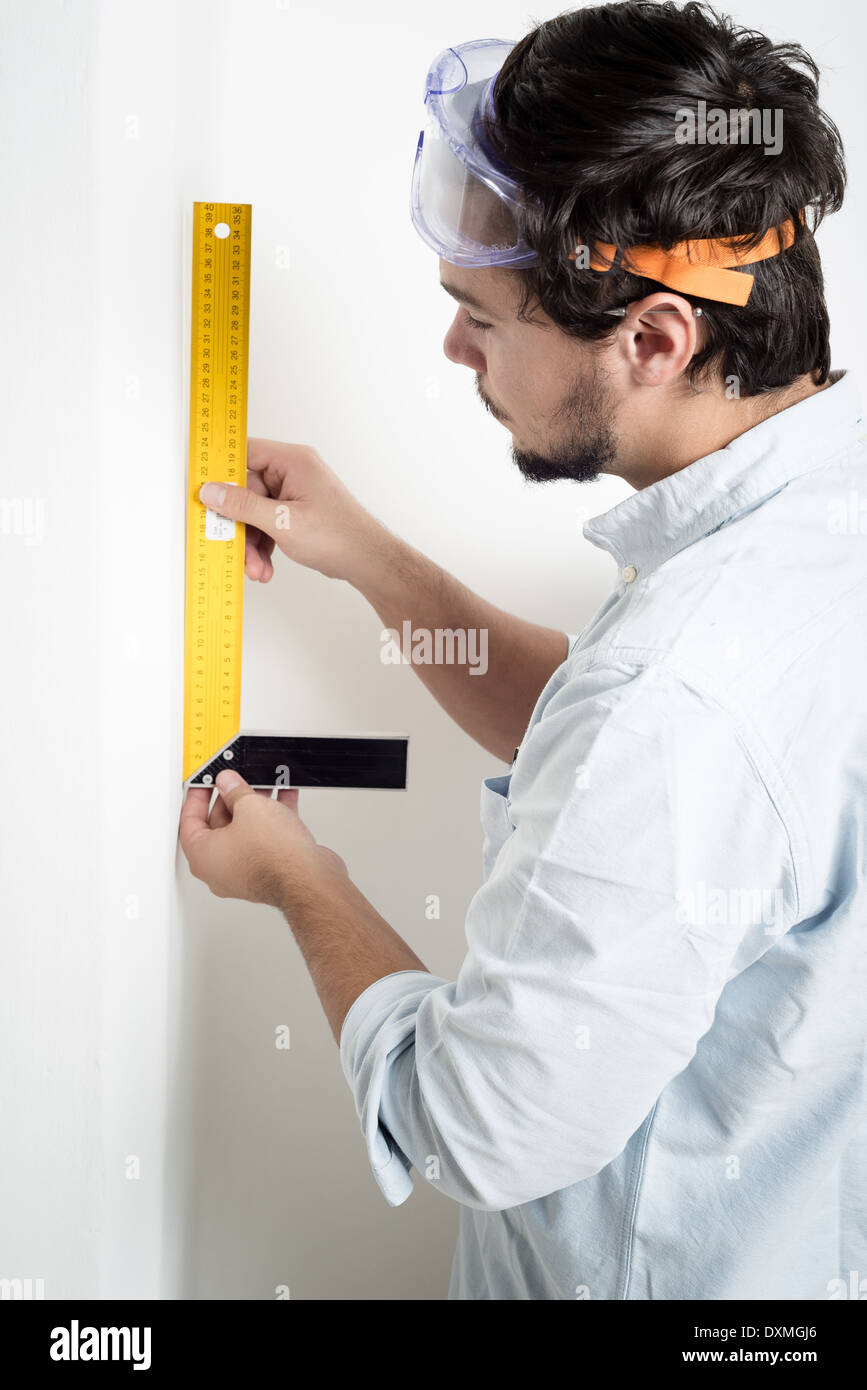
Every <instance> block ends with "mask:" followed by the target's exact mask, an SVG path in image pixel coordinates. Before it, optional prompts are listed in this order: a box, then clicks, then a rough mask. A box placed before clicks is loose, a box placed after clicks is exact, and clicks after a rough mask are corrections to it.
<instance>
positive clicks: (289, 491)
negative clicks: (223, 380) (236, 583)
mask: <svg viewBox="0 0 867 1390" xmlns="http://www.w3.org/2000/svg"><path fill="white" fill-rule="evenodd" d="M210 487H221V488H222V491H223V493H224V494H225V495H224V496H223V497H222V498H214V500H212V497H211V495H208V496H206V495H204V488H210ZM199 498H200V500H201V501H202V502H203V503H205V505H207V506H208V507H210V508H211V509H212V510H213V511H216V512H219V514H220V515H221V516H226V517H231V518H232V520H233V521H242V522H243V523H244V525H245V527H246V556H245V572H246V574H247V576H248V578H250V579H258V580H260V581H261V582H262V583H267V581H268V580H269V579H270V578H271V576H272V574H273V573H274V566H273V564H272V562H271V557H272V555H273V552H274V547H275V545H276V546H277V548H278V550H282V551H283V554H284V555H288V556H289V558H290V559H291V560H296V561H297V562H298V564H300V565H306V566H307V567H308V568H309V569H315V570H319V572H320V573H321V574H324V575H327V576H328V578H329V579H346V580H349V582H350V583H352V582H353V581H354V579H355V577H356V574H357V572H358V571H359V569H360V568H361V567H362V565H363V561H364V559H365V557H366V556H368V555H369V551H370V547H371V545H372V541H373V535H374V533H375V531H376V529H377V527H379V523H378V522H377V521H376V520H375V518H374V517H372V516H371V515H370V513H369V512H367V511H365V509H364V507H362V505H361V503H360V502H358V501H357V500H356V499H355V498H354V497H353V495H352V493H351V492H350V491H349V489H348V488H347V487H345V486H344V484H343V483H342V482H341V481H340V479H339V478H338V477H337V474H336V473H334V472H333V470H332V469H330V468H329V467H328V464H327V463H326V462H325V461H324V459H321V458H320V457H319V455H318V454H317V452H316V450H315V449H312V448H310V446H309V445H307V444H281V443H279V442H278V441H277V440H274V439H248V440H247V486H246V487H232V486H231V485H228V486H227V485H225V484H220V483H219V482H215V483H206V484H204V485H203V489H200V490H199Z"/></svg>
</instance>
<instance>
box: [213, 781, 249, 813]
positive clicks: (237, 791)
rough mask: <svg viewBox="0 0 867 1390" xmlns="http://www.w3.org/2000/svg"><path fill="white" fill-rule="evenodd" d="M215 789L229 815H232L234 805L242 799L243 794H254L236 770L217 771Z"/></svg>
mask: <svg viewBox="0 0 867 1390" xmlns="http://www.w3.org/2000/svg"><path fill="white" fill-rule="evenodd" d="M217 791H218V792H219V793H220V796H221V797H222V798H223V801H224V802H225V803H226V806H227V807H228V810H229V813H230V814H231V815H234V812H235V808H236V806H237V805H238V803H239V802H240V801H243V800H244V797H245V796H255V795H256V793H255V791H254V789H253V788H252V787H251V786H250V784H249V782H245V781H244V779H243V777H242V776H241V775H240V773H238V772H228V771H223V772H218V773H217Z"/></svg>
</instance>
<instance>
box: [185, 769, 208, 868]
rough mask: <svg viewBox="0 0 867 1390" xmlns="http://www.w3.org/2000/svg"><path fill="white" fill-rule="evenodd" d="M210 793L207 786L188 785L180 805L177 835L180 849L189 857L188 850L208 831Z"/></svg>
mask: <svg viewBox="0 0 867 1390" xmlns="http://www.w3.org/2000/svg"><path fill="white" fill-rule="evenodd" d="M210 799H211V793H210V791H209V790H208V788H207V787H188V788H187V796H186V800H185V801H184V804H183V806H182V807H181V819H180V823H179V826H178V837H179V839H180V842H181V849H182V850H183V851H184V854H185V855H186V856H187V858H188V859H189V857H190V851H191V850H192V848H193V845H194V844H195V843H196V841H197V840H199V839H200V838H201V836H202V835H207V833H208V802H209V801H210Z"/></svg>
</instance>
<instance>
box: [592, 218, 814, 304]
mask: <svg viewBox="0 0 867 1390" xmlns="http://www.w3.org/2000/svg"><path fill="white" fill-rule="evenodd" d="M799 216H800V220H801V221H802V222H803V221H804V214H803V212H801V213H800V214H799ZM778 234H779V235H778ZM746 240H748V238H745V237H730V238H727V239H725V240H723V239H721V238H710V239H708V240H706V241H702V240H699V241H681V242H679V243H678V244H677V246H673V247H672V248H671V249H670V250H669V251H663V250H662V248H661V247H659V246H632V247H630V248H629V249H628V250H627V251H624V252H623V254H622V255H621V257H620V260H619V262H617V263H618V264H619V266H620V268H621V269H622V270H628V271H629V272H630V273H631V274H633V275H643V276H645V277H646V278H647V279H648V280H656V281H657V282H658V283H659V284H660V285H667V286H668V287H669V289H673V290H679V291H680V292H681V293H682V294H695V295H698V296H699V297H700V298H702V299H716V300H719V301H720V302H721V303H723V304H740V305H743V304H746V302H747V300H748V299H749V297H750V292H751V290H752V288H753V276H752V275H741V274H740V273H739V272H738V271H736V270H731V269H728V268H727V267H730V266H735V265H752V264H753V263H754V262H755V261H766V260H767V259H768V258H769V257H770V256H777V255H779V253H780V252H781V251H785V250H786V249H787V247H789V246H791V245H792V242H793V241H794V240H795V223H794V219H793V218H791V217H790V218H789V220H788V222H783V223H781V224H780V226H779V227H772V228H771V229H770V231H767V232H765V234H764V236H763V237H762V239H761V241H760V242H758V244H757V245H755V246H754V247H753V248H752V250H738V249H737V242H738V241H741V242H743V241H746ZM732 243H735V245H734V246H733V245H732ZM577 252H578V248H577V247H576V249H575V250H574V251H570V252H569V259H570V261H574V260H575V258H576V255H577ZM616 256H617V248H616V246H612V245H611V243H610V242H605V241H597V242H596V243H595V244H594V246H593V248H592V250H591V252H590V269H591V270H599V271H607V270H611V269H612V268H613V266H614V264H615V259H616Z"/></svg>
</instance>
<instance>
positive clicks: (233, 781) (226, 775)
mask: <svg viewBox="0 0 867 1390" xmlns="http://www.w3.org/2000/svg"><path fill="white" fill-rule="evenodd" d="M216 782H217V786H218V787H219V789H220V791H221V792H230V791H231V790H232V788H233V787H238V786H240V784H241V779H240V777H239V776H238V774H237V772H229V771H228V770H227V771H225V772H218V773H217V777H216Z"/></svg>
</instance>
